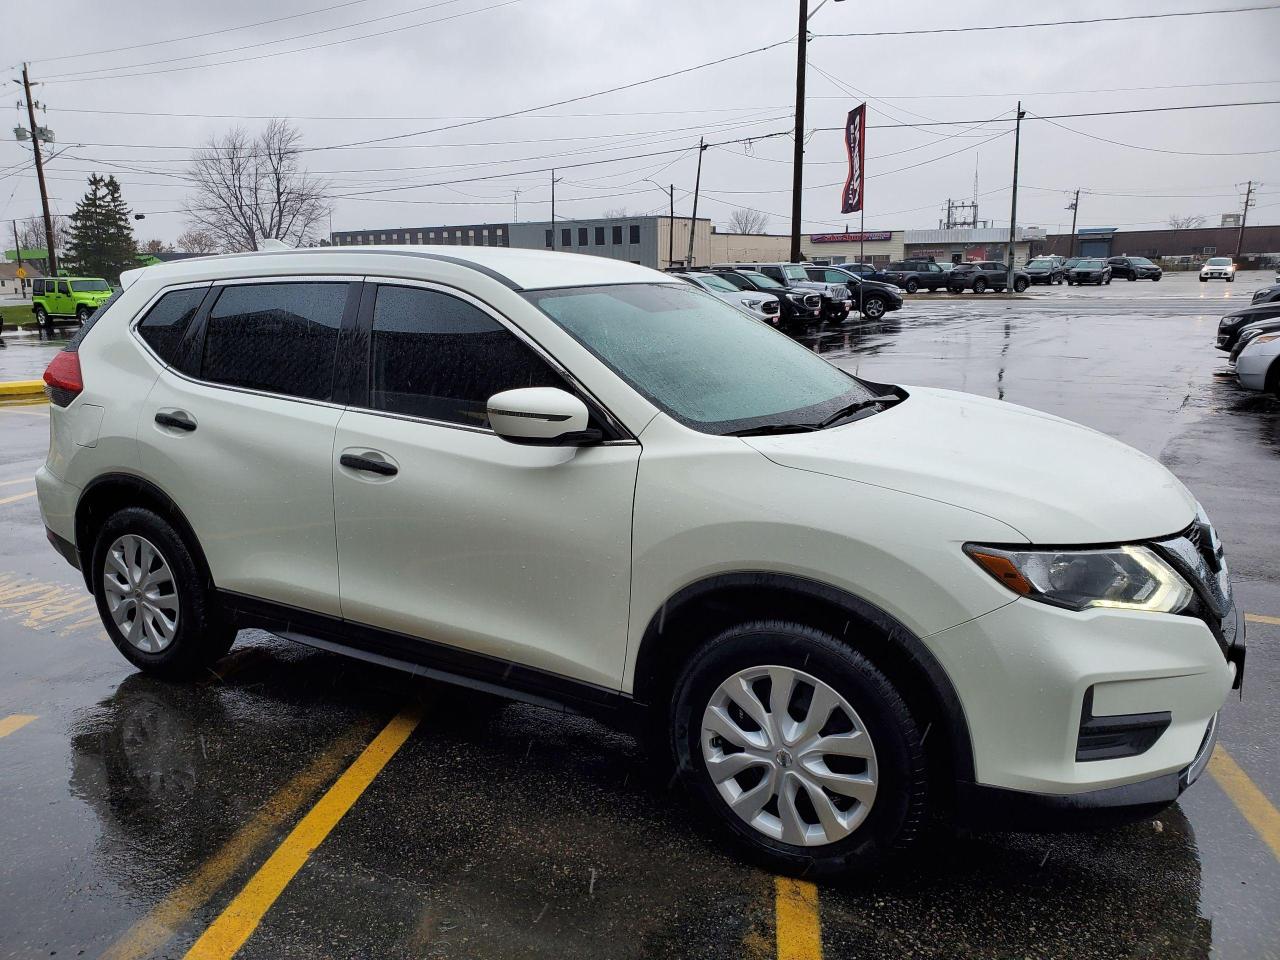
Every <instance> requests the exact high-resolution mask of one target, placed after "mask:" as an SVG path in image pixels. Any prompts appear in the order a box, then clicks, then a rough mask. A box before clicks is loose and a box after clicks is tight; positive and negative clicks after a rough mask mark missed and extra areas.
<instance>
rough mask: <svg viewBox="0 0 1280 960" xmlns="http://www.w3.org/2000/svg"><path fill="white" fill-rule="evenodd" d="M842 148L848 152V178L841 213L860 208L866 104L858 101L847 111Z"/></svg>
mask: <svg viewBox="0 0 1280 960" xmlns="http://www.w3.org/2000/svg"><path fill="white" fill-rule="evenodd" d="M844 148H845V151H846V152H847V153H848V154H849V179H847V180H846V181H845V182H844V193H843V194H842V195H841V197H840V212H841V213H857V212H858V211H860V210H861V209H862V179H863V175H862V171H863V167H864V166H865V162H866V159H867V105H866V104H865V103H860V104H858V105H857V106H856V107H854V108H853V109H852V110H850V111H849V119H848V120H846V121H845V125H844Z"/></svg>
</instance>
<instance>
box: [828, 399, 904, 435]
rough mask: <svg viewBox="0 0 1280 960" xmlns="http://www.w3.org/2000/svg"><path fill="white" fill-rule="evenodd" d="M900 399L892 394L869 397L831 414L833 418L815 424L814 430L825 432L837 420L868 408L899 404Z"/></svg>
mask: <svg viewBox="0 0 1280 960" xmlns="http://www.w3.org/2000/svg"><path fill="white" fill-rule="evenodd" d="M899 399H901V398H900V397H898V396H897V395H896V394H892V393H890V394H886V395H885V396H883V397H868V398H867V399H865V400H856V401H854V402H853V403H850V404H848V405H847V406H843V407H841V408H840V409H839V410H837V411H836V412H835V413H833V414H831V416H829V417H827V418H826V419H825V420H823V421H822V422H821V423H818V424H815V425H814V429H815V430H823V429H825V428H827V427H829V426H831V425H832V424H833V423H835V422H836V421H837V420H843V419H844V418H845V417H850V416H853V414H855V413H857V412H858V411H859V410H866V409H867V408H868V407H874V406H878V405H879V404H882V403H897V402H898V400H899Z"/></svg>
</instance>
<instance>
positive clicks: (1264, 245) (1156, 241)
mask: <svg viewBox="0 0 1280 960" xmlns="http://www.w3.org/2000/svg"><path fill="white" fill-rule="evenodd" d="M1239 237H1240V228H1239V227H1193V228H1191V229H1189V230H1119V229H1116V228H1114V227H1088V228H1082V229H1080V230H1078V231H1076V240H1075V244H1074V245H1073V244H1072V242H1071V234H1069V233H1053V234H1050V235H1049V236H1048V237H1046V238H1045V240H1044V244H1043V249H1037V250H1036V252H1037V253H1057V254H1061V255H1062V256H1064V257H1068V256H1071V255H1072V252H1073V250H1074V253H1075V254H1076V255H1077V256H1079V255H1080V254H1082V253H1083V254H1087V255H1089V256H1094V257H1121V256H1130V257H1151V258H1152V259H1155V258H1156V257H1164V258H1166V259H1175V258H1183V259H1191V260H1203V259H1204V258H1205V257H1214V256H1217V257H1222V256H1233V255H1234V254H1235V252H1236V243H1237V242H1238V240H1239ZM1036 246H1037V248H1039V247H1040V246H1041V245H1040V244H1037V245H1036ZM1269 258H1270V259H1280V225H1273V226H1256V227H1245V228H1244V243H1243V245H1242V246H1241V250H1240V259H1241V260H1242V261H1246V262H1247V261H1258V262H1261V261H1265V260H1267V259H1269Z"/></svg>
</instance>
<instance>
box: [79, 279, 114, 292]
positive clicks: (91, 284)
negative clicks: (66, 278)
mask: <svg viewBox="0 0 1280 960" xmlns="http://www.w3.org/2000/svg"><path fill="white" fill-rule="evenodd" d="M71 289H72V290H76V291H78V292H81V293H84V292H88V291H97V292H98V293H104V292H106V291H107V290H110V289H111V285H110V284H108V283H107V281H105V280H77V281H76V282H75V283H74V284H72V286H71Z"/></svg>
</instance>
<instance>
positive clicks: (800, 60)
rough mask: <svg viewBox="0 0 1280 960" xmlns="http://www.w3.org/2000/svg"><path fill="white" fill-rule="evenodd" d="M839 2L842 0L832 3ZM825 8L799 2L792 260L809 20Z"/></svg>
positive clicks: (800, 186)
mask: <svg viewBox="0 0 1280 960" xmlns="http://www.w3.org/2000/svg"><path fill="white" fill-rule="evenodd" d="M835 2H836V3H840V2H841V0H835ZM826 5H827V0H822V2H821V3H819V4H818V5H817V6H816V7H814V8H813V13H810V12H809V0H800V29H799V30H798V31H797V33H796V129H795V142H796V143H795V153H794V154H793V155H792V159H791V260H792V262H793V263H794V262H796V261H798V260H799V259H800V202H801V200H802V199H803V198H802V196H801V194H802V193H803V192H804V72H805V56H806V52H807V48H808V45H809V18H810V17H812V16H814V15H815V14H816V13H817V12H818V11H819V10H821V9H822V8H823V7H825V6H826Z"/></svg>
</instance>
